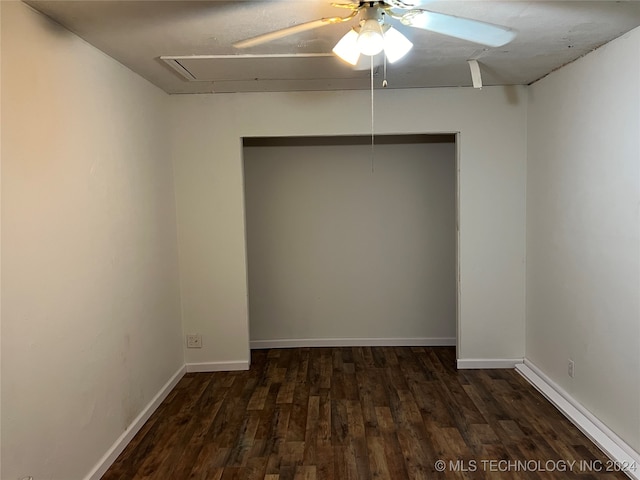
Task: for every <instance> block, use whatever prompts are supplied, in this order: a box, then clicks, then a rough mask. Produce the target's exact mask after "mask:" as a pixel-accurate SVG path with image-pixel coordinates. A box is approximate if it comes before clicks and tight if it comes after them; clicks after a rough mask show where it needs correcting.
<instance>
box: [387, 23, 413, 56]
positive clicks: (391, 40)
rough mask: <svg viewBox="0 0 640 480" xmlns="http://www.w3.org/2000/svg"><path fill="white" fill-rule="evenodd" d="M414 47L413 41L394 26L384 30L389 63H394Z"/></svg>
mask: <svg viewBox="0 0 640 480" xmlns="http://www.w3.org/2000/svg"><path fill="white" fill-rule="evenodd" d="M412 47H413V43H411V42H410V41H409V39H408V38H407V37H405V36H404V35H403V34H401V33H400V32H399V31H398V30H396V29H395V28H393V27H389V29H388V30H387V31H386V32H384V53H386V54H387V60H388V61H389V63H394V62H396V61H398V60H400V59H401V58H402V57H404V56H405V55H406V54H407V53H408V52H409V50H411V48H412Z"/></svg>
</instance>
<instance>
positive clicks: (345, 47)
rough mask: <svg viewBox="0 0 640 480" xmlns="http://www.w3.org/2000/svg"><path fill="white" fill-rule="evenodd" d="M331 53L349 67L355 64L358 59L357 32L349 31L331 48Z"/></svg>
mask: <svg viewBox="0 0 640 480" xmlns="http://www.w3.org/2000/svg"><path fill="white" fill-rule="evenodd" d="M333 53H335V54H336V55H337V56H338V57H340V58H341V59H342V60H344V61H345V62H347V63H349V64H351V65H355V64H357V63H358V59H359V58H360V49H359V48H358V32H356V31H355V30H353V29H351V30H349V31H348V32H347V33H346V35H345V36H344V37H342V38H341V39H340V41H339V42H338V43H336V46H335V47H333Z"/></svg>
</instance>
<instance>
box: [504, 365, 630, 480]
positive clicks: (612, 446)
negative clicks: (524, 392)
mask: <svg viewBox="0 0 640 480" xmlns="http://www.w3.org/2000/svg"><path fill="white" fill-rule="evenodd" d="M516 371H517V372H518V373H519V374H520V375H522V376H523V377H524V378H525V379H526V380H527V381H528V382H529V383H531V385H533V386H534V387H535V388H536V389H537V390H538V391H539V392H540V393H542V395H544V396H545V398H546V399H547V400H549V401H550V402H551V403H552V404H553V405H554V406H555V407H556V408H557V409H558V410H560V412H561V413H562V414H563V415H564V416H565V417H567V418H568V419H569V420H571V422H572V423H573V424H574V425H575V426H576V427H578V429H579V430H580V431H581V432H582V433H584V434H585V435H586V436H587V437H589V439H590V440H591V441H592V442H593V443H595V444H596V445H597V446H598V447H599V448H600V450H602V451H603V452H604V453H605V454H606V455H607V456H608V457H609V458H610V459H611V460H613V461H615V462H618V463H619V464H620V465H634V464H635V465H636V467H637V468H638V469H637V470H636V471H635V472H633V471H630V470H625V473H626V474H627V476H629V477H630V478H632V479H634V480H640V453H638V452H636V451H635V450H634V449H633V448H631V446H630V445H629V444H627V443H626V442H625V441H624V440H623V439H621V438H620V437H619V436H618V435H616V434H615V433H614V432H613V431H612V430H611V429H610V428H609V427H607V426H606V425H605V424H604V423H602V421H600V420H599V419H598V418H596V417H595V416H594V415H593V414H592V413H591V412H590V411H589V410H587V409H586V408H584V406H582V405H581V404H580V403H579V402H578V401H577V400H576V399H575V398H573V397H572V396H571V395H570V394H569V393H568V392H567V391H566V390H564V389H563V388H562V387H560V386H559V385H558V384H556V383H555V382H554V381H553V380H551V379H550V378H549V377H548V376H547V375H545V374H544V373H543V372H542V370H540V369H539V368H538V367H537V366H536V365H534V364H533V363H532V362H531V361H530V360H528V359H526V358H525V360H524V364H522V365H518V366H517V367H516Z"/></svg>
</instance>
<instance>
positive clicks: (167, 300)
mask: <svg viewBox="0 0 640 480" xmlns="http://www.w3.org/2000/svg"><path fill="white" fill-rule="evenodd" d="M1 4H2V5H1V8H2V25H1V28H2V292H1V293H2V460H3V461H2V473H1V474H0V476H1V477H2V478H3V479H15V478H21V477H22V476H25V475H32V476H33V477H34V478H36V479H51V480H78V479H81V478H83V477H85V475H87V474H88V473H89V471H90V470H91V469H92V468H93V467H94V465H96V464H97V463H98V461H99V460H100V458H101V457H102V456H103V455H104V454H105V452H106V451H107V450H108V449H109V448H110V447H111V446H112V445H113V443H114V442H115V441H116V439H117V438H118V437H119V436H120V435H121V434H122V433H123V432H124V430H125V429H126V428H127V427H128V426H129V425H130V423H131V422H132V420H133V419H134V418H135V417H136V416H137V415H138V414H139V413H140V412H141V410H142V409H143V408H144V407H145V406H146V405H147V404H148V403H149V402H150V400H151V399H152V398H153V397H154V396H155V395H156V394H157V393H158V391H159V390H160V389H161V387H162V386H163V385H164V384H165V383H166V382H167V381H168V380H169V379H170V378H171V377H172V375H173V374H174V373H176V371H178V369H180V368H181V367H182V365H183V362H184V359H183V352H182V346H181V336H182V335H181V325H180V308H179V288H178V281H177V279H178V270H177V268H178V267H177V247H176V225H175V204H174V196H173V179H172V170H171V161H170V157H169V152H170V150H169V142H168V141H167V139H168V137H169V130H168V125H167V122H166V112H167V110H166V108H167V101H168V97H167V95H166V94H164V93H163V92H161V91H160V90H158V89H157V88H155V87H153V86H151V85H150V84H149V83H147V82H146V81H144V80H142V79H141V78H140V77H138V76H137V75H135V74H133V73H132V72H131V71H129V70H128V69H126V68H124V67H123V66H122V65H120V64H118V63H116V62H115V61H113V60H112V59H110V58H109V57H107V56H106V55H104V54H103V53H101V52H99V51H97V50H95V49H94V48H93V47H91V46H89V45H87V44H86V43H85V42H83V41H82V40H80V39H79V38H78V37H76V36H74V35H72V34H71V33H69V32H68V31H66V30H63V29H62V28H60V27H59V26H57V25H55V24H53V23H51V22H50V21H48V20H47V19H45V18H44V17H42V16H40V15H39V14H36V13H34V12H33V11H31V10H30V9H29V8H28V7H26V6H25V5H24V4H22V3H18V2H15V3H14V2H1Z"/></svg>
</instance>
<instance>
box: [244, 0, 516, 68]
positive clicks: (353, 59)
mask: <svg viewBox="0 0 640 480" xmlns="http://www.w3.org/2000/svg"><path fill="white" fill-rule="evenodd" d="M331 5H333V6H334V7H337V8H344V9H348V10H351V12H350V14H349V15H347V16H344V17H329V18H320V19H317V20H313V21H310V22H305V23H300V24H298V25H294V26H292V27H287V28H283V29H280V30H276V31H273V32H268V33H264V34H262V35H258V36H256V37H252V38H249V39H246V40H241V41H239V42H236V43H234V44H233V46H234V47H236V48H249V47H253V46H256V45H261V44H263V43H267V42H270V41H273V40H277V39H279V38H284V37H288V36H289V35H295V34H297V33H301V32H305V31H308V30H313V29H316V28H319V27H324V26H326V25H333V24H338V23H344V22H348V21H349V20H351V19H353V18H355V17H356V16H357V15H358V14H360V16H361V18H360V21H359V22H358V24H359V27H356V28H352V29H351V30H349V32H347V34H345V35H344V36H343V37H342V38H341V39H340V41H339V42H338V43H337V44H336V46H335V47H334V48H333V52H334V53H335V54H336V55H338V56H339V57H340V58H342V59H343V60H345V61H347V62H348V63H350V64H351V65H355V64H356V63H357V62H358V59H359V58H360V55H361V54H363V55H368V56H374V55H377V54H378V53H380V52H382V51H384V52H385V55H386V59H387V60H388V61H389V62H390V63H393V62H395V61H397V60H399V59H400V58H402V57H403V56H404V55H405V54H406V53H407V52H409V50H410V49H411V48H412V47H413V44H412V43H411V42H410V41H409V40H408V39H407V38H406V37H405V36H404V35H402V34H401V33H400V32H399V31H397V30H396V29H394V28H393V27H392V26H391V25H389V24H385V16H388V17H390V18H393V19H396V20H399V21H400V22H401V23H402V24H403V25H406V26H408V27H414V28H420V29H422V30H428V31H431V32H436V33H439V34H443V35H448V36H450V37H455V38H459V39H462V40H467V41H470V42H473V43H478V44H481V45H485V46H488V47H500V46H502V45H506V44H507V43H509V42H510V41H511V40H513V39H514V38H515V36H516V32H515V31H514V30H512V29H510V28H508V27H503V26H500V25H494V24H491V23H486V22H481V21H478V20H472V19H469V18H463V17H457V16H454V15H447V14H444V13H437V12H433V11H431V10H425V9H421V8H414V7H415V6H414V5H411V4H409V3H405V2H404V1H403V0H383V1H360V2H358V3H332V4H331ZM397 10H400V11H402V12H401V13H398V12H397Z"/></svg>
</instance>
